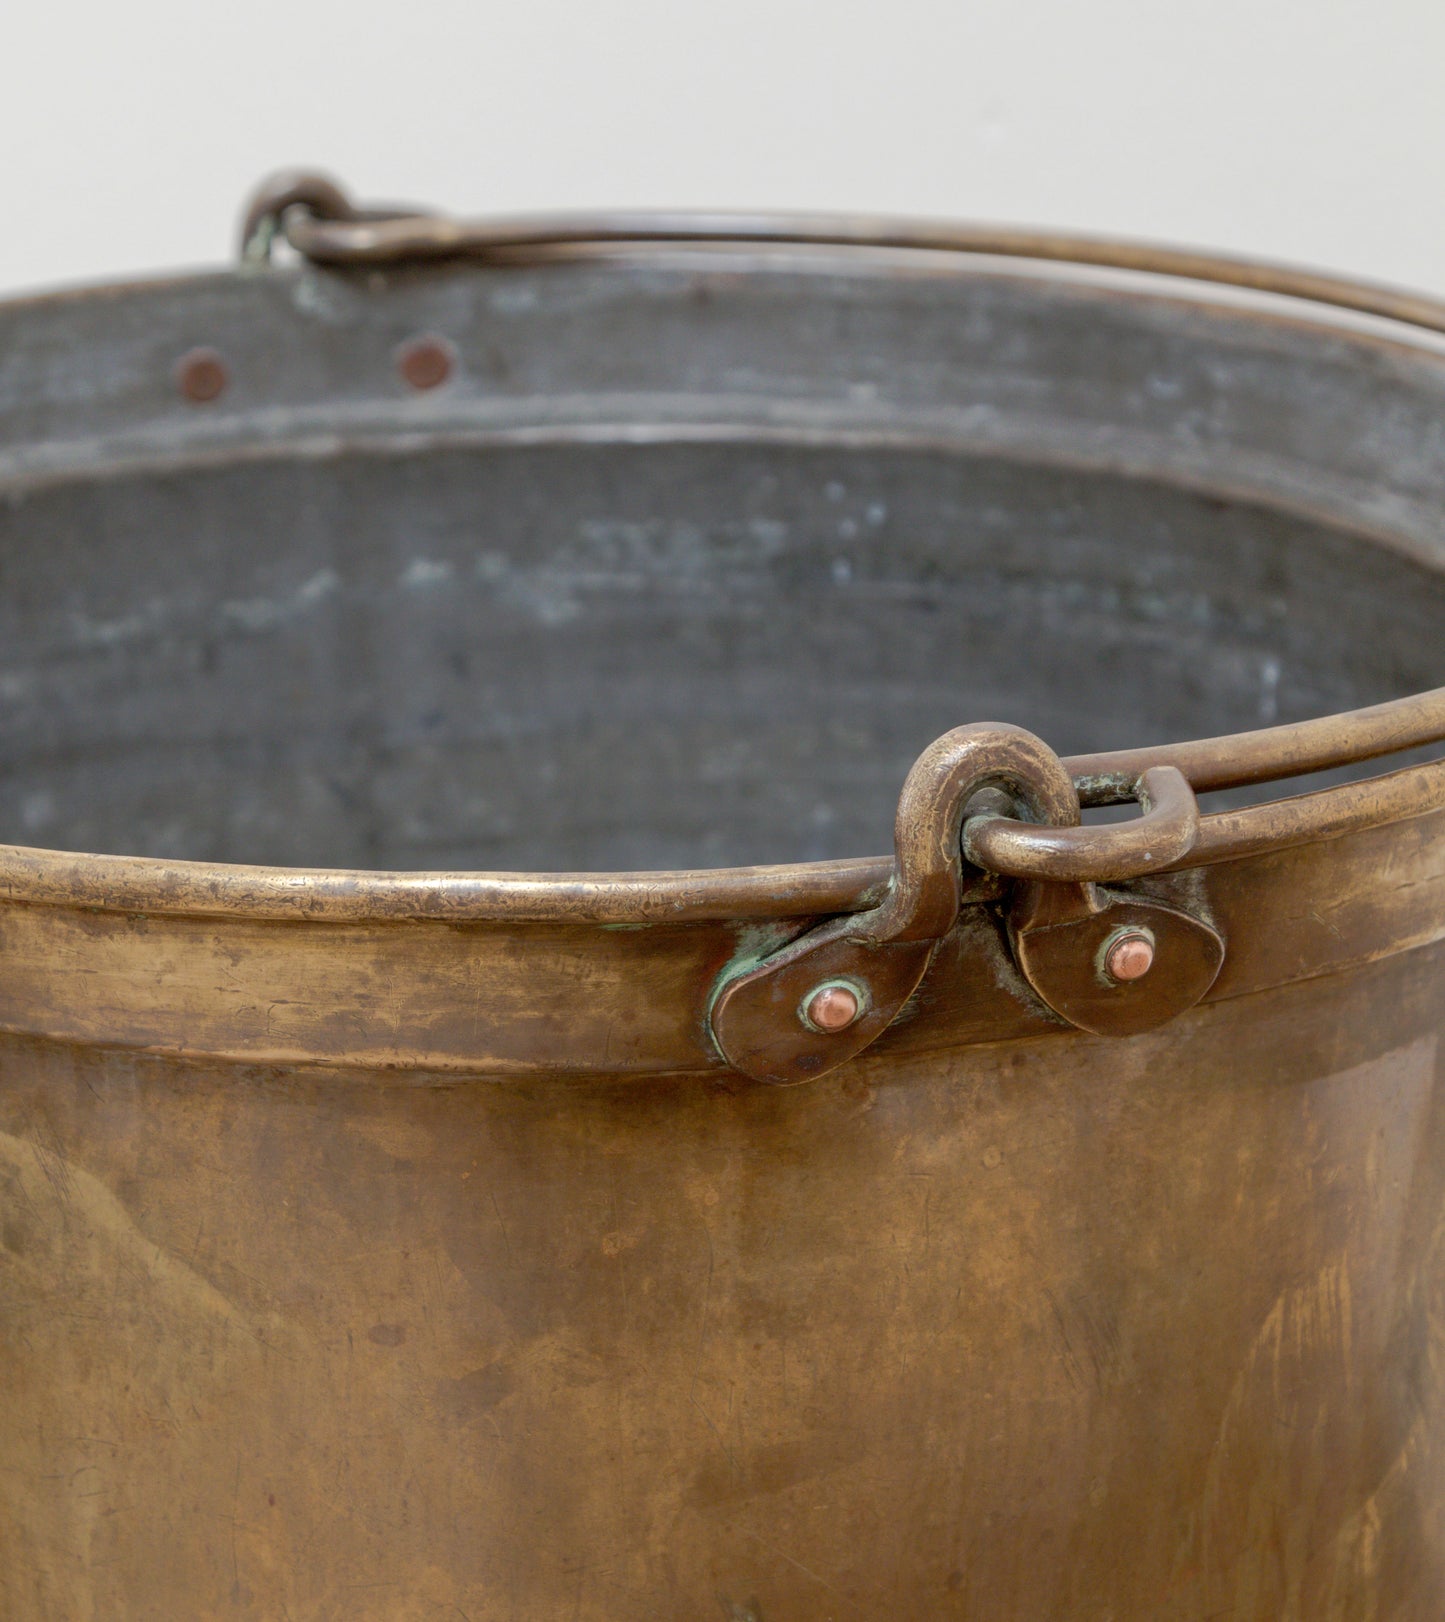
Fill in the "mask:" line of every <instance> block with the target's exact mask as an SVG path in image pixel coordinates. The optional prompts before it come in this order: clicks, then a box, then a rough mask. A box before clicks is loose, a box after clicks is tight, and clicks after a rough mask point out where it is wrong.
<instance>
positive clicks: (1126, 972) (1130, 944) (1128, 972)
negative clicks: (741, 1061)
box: [1104, 929, 1154, 982]
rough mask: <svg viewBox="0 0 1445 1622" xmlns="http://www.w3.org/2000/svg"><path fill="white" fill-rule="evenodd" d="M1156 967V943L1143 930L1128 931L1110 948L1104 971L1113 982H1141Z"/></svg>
mask: <svg viewBox="0 0 1445 1622" xmlns="http://www.w3.org/2000/svg"><path fill="white" fill-rule="evenodd" d="M1153 967H1154V942H1153V941H1152V940H1151V939H1150V938H1149V936H1148V935H1146V934H1145V933H1144V931H1143V930H1142V929H1126V930H1124V931H1123V932H1122V933H1121V934H1120V935H1119V936H1118V938H1117V939H1116V940H1115V941H1114V942H1113V943H1112V945H1111V946H1110V947H1109V950H1108V953H1107V955H1106V956H1105V958H1104V970H1105V972H1106V973H1107V974H1108V976H1109V978H1110V979H1111V980H1118V981H1123V982H1127V981H1129V980H1141V979H1143V977H1144V976H1145V975H1146V974H1148V972H1149V971H1150V969H1152V968H1153Z"/></svg>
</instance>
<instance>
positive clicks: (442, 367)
mask: <svg viewBox="0 0 1445 1622" xmlns="http://www.w3.org/2000/svg"><path fill="white" fill-rule="evenodd" d="M456 360H457V357H456V351H455V350H454V349H453V348H452V346H451V345H450V344H449V343H448V342H447V341H446V339H445V338H435V337H430V336H428V337H423V338H412V339H410V340H409V341H408V342H406V343H404V344H403V345H402V346H401V348H400V349H398V350H397V352H396V369H397V371H399V372H400V373H401V375H402V377H403V378H405V380H406V381H407V382H408V383H409V384H411V386H412V388H414V389H435V388H440V387H441V385H442V384H443V383H445V382H446V380H447V379H448V378H449V377H450V376H451V375H452V372H453V370H454V368H455V367H456Z"/></svg>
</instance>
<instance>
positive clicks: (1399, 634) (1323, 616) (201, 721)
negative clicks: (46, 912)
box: [0, 438, 1445, 870]
mask: <svg viewBox="0 0 1445 1622" xmlns="http://www.w3.org/2000/svg"><path fill="white" fill-rule="evenodd" d="M1441 684H1445V574H1442V572H1441V571H1439V570H1435V569H1431V568H1430V567H1428V566H1427V565H1426V564H1424V563H1422V562H1419V561H1415V560H1412V559H1410V558H1408V557H1407V556H1405V555H1403V554H1401V553H1397V552H1395V551H1394V550H1392V549H1389V548H1387V547H1385V546H1383V545H1380V544H1376V543H1374V542H1372V541H1369V540H1362V539H1361V538H1359V537H1358V536H1356V535H1352V534H1350V533H1347V532H1346V531H1344V530H1341V529H1338V528H1334V527H1331V526H1330V525H1328V524H1325V523H1322V522H1318V521H1314V520H1311V519H1308V518H1305V517H1300V516H1297V515H1294V514H1290V513H1284V512H1281V511H1278V510H1271V509H1269V508H1266V507H1263V506H1257V505H1249V504H1244V503H1240V502H1236V501H1230V500H1224V499H1220V498H1217V497H1215V496H1212V495H1209V494H1207V493H1200V492H1199V491H1197V490H1191V489H1187V488H1183V487H1181V486H1179V485H1176V484H1170V483H1164V482H1156V481H1153V480H1150V479H1146V478H1140V477H1138V476H1124V475H1120V474H1111V473H1109V472H1101V471H1074V470H1070V469H1068V468H1061V467H1058V466H1048V465H1041V464H1038V463H1031V462H1026V461H1015V460H1009V459H1007V458H997V459H995V458H991V457H989V456H987V455H973V454H969V455H964V454H959V453H958V452H956V451H947V450H929V449H926V448H904V447H898V446H883V447H874V448H860V447H859V446H857V445H826V444H821V445H820V444H814V445H808V444H788V443H773V442H767V441H759V440H751V441H749V440H748V439H746V438H741V439H734V440H721V441H719V442H697V443H691V442H674V443H665V442H664V443H631V442H628V441H627V440H626V439H619V440H617V441H616V442H610V443H558V444H545V443H542V444H530V445H528V444H505V443H503V444H495V443H494V444H490V445H485V444H471V445H467V444H458V445H452V446H449V447H448V446H442V445H431V446H426V445H420V446H415V447H411V448H408V447H406V446H400V447H398V448H397V449H396V450H394V451H388V452H382V453H379V452H377V451H376V450H375V449H374V448H372V449H369V450H364V451H363V450H353V451H351V452H347V451H346V450H345V449H344V448H338V449H336V450H334V451H333V452H332V453H330V454H327V455H319V456H318V455H310V456H308V457H305V458H302V457H288V456H286V455H284V454H281V453H275V454H270V455H265V456H257V457H254V458H250V459H244V458H236V459H232V460H229V461H227V460H225V459H219V460H214V461H212V462H210V463H198V464H196V465H190V466H179V467H175V468H172V469H170V470H169V471H163V472H158V471H155V470H151V471H144V470H130V471H127V470H126V469H125V468H124V467H121V468H116V469H110V470H109V471H105V472H101V473H93V474H90V475H72V476H68V477H65V478H59V479H55V480H53V481H50V482H48V483H46V482H39V483H36V484H34V485H32V486H29V487H26V488H25V489H24V490H20V489H17V490H15V491H13V492H11V493H10V494H9V495H8V496H6V497H5V499H4V500H3V502H0V729H3V741H0V759H3V767H0V840H4V841H6V842H10V843H17V844H26V845H41V846H51V847H60V848H69V849H79V850H93V851H116V852H127V853H132V854H145V855H159V856H169V857H188V858H196V859H203V860H219V861H235V862H262V863H300V864H308V865H324V866H358V867H382V868H453V869H457V868H473V869H517V870H522V869H535V870H577V869H595V870H606V869H633V868H655V867H685V866H716V865H724V864H733V863H749V862H771V861H793V860H808V859H818V858H827V857H840V856H856V855H864V854H871V853H875V852H878V851H881V850H886V849H887V848H888V846H889V841H890V833H891V821H892V813H893V807H894V804H895V802H896V799H897V794H898V789H899V786H900V784H901V783H902V780H903V778H904V775H905V774H906V772H907V769H908V766H909V764H910V763H911V761H912V760H913V759H914V757H915V756H916V754H917V753H918V751H919V750H920V749H921V748H922V747H923V746H924V745H925V744H927V743H928V742H929V741H930V740H931V739H932V738H934V737H935V736H936V735H938V734H939V733H941V732H943V731H945V730H947V729H948V728H950V727H952V726H956V725H959V724H961V723H963V722H968V721H982V720H999V721H1012V722H1016V723H1018V724H1021V725H1023V726H1026V727H1029V728H1030V729H1032V730H1034V731H1036V732H1038V733H1039V734H1040V735H1041V736H1042V737H1043V738H1045V739H1046V740H1047V741H1048V742H1049V743H1050V744H1051V745H1053V746H1054V747H1055V748H1056V749H1058V750H1059V751H1060V752H1061V753H1070V752H1076V751H1087V750H1096V749H1102V748H1112V747H1125V746H1130V745H1136V744H1147V743H1151V742H1160V741H1165V740H1172V739H1182V738H1189V737H1194V736H1205V735H1211V734H1217V733H1221V732H1229V731H1234V730H1239V729H1247V728H1253V727H1259V726H1268V725H1271V724H1274V723H1278V722H1286V721H1293V720H1299V719H1303V718H1306V717H1309V716H1315V715H1322V714H1328V713H1331V712H1333V711H1337V710H1341V709H1346V708H1351V707H1354V706H1357V705H1361V704H1368V703H1374V702H1378V701H1381V700H1385V699H1389V698H1393V697H1398V696H1401V695H1404V694H1407V693H1411V692H1415V691H1418V690H1421V689H1423V688H1428V687H1432V686H1437V685H1441Z"/></svg>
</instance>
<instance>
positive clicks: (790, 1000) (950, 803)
mask: <svg viewBox="0 0 1445 1622" xmlns="http://www.w3.org/2000/svg"><path fill="white" fill-rule="evenodd" d="M985 788H1001V789H1003V790H1005V791H1006V792H1007V793H1008V794H1009V795H1010V797H1011V798H1013V799H1014V800H1016V801H1018V802H1020V803H1021V804H1022V806H1023V807H1024V809H1025V810H1026V811H1027V812H1028V813H1029V814H1030V815H1032V816H1037V817H1040V818H1044V819H1047V820H1048V821H1050V822H1053V823H1057V824H1062V825H1066V826H1067V825H1072V824H1077V822H1078V820H1079V802H1078V797H1077V795H1076V794H1075V793H1074V785H1073V780H1072V779H1071V778H1070V776H1069V774H1068V771H1067V770H1066V769H1065V767H1064V765H1063V763H1062V762H1061V761H1060V760H1059V758H1058V756H1057V755H1055V754H1054V752H1053V750H1051V749H1050V748H1049V747H1048V745H1047V744H1045V743H1043V742H1042V741H1041V740H1040V739H1038V738H1036V737H1034V736H1033V734H1032V733H1029V732H1025V731H1024V730H1023V729H1022V728H1021V727H1014V726H1002V725H1000V726H969V727H959V728H957V729H956V730H955V731H953V732H949V733H946V734H945V735H944V736H943V737H941V738H939V739H938V740H937V741H936V742H935V743H933V744H930V745H929V747H928V748H927V749H925V750H924V752H923V753H922V755H920V756H919V758H918V760H917V761H916V762H915V764H914V766H913V768H912V770H911V771H910V772H909V774H908V778H907V781H906V782H905V783H904V785H903V792H902V794H901V795H900V796H899V801H898V815H897V819H896V821H895V825H894V846H895V855H894V868H893V876H892V878H891V880H890V881H889V887H888V893H887V895H886V896H885V897H884V899H883V901H882V902H881V903H880V904H879V905H878V906H877V907H875V908H873V909H872V910H871V911H869V912H862V913H854V914H851V915H848V916H845V917H842V918H834V919H832V920H830V921H829V922H828V923H825V924H821V925H819V926H818V928H816V929H813V930H810V931H809V932H808V933H807V934H806V935H803V936H801V937H800V938H799V939H797V940H795V941H792V942H790V943H789V944H788V945H787V946H784V947H782V948H781V949H780V950H779V951H777V952H774V953H773V954H771V955H770V956H768V957H765V958H764V959H763V960H762V961H761V962H743V963H738V964H733V965H730V967H729V968H728V969H727V970H726V971H725V972H724V974H723V976H722V979H721V981H720V982H719V984H718V988H717V990H716V992H715V993H714V996H713V1003H712V1009H711V1024H712V1033H713V1037H714V1040H715V1041H716V1042H717V1045H718V1048H719V1050H720V1051H721V1052H722V1054H723V1057H724V1058H726V1059H727V1060H728V1062H729V1063H730V1064H731V1065H733V1067H734V1068H735V1069H738V1070H741V1071H742V1072H744V1074H746V1075H749V1076H753V1077H755V1078H756V1079H757V1080H759V1081H768V1082H773V1083H775V1084H777V1085H780V1086H789V1085H793V1084H795V1083H797V1082H801V1081H811V1080H812V1079H813V1078H814V1077H816V1076H820V1075H823V1074H824V1073H825V1072H826V1071H829V1070H832V1069H834V1068H835V1067H836V1066H837V1065H840V1064H842V1063H843V1061H844V1060H845V1059H850V1058H852V1056H853V1055H854V1054H855V1053H858V1052H860V1051H861V1050H862V1049H863V1048H865V1047H867V1046H868V1045H869V1043H871V1042H872V1041H874V1039H875V1038H877V1037H878V1036H880V1035H881V1034H882V1033H883V1032H884V1031H885V1030H887V1028H888V1026H889V1025H891V1024H892V1022H893V1020H894V1018H895V1016H896V1015H897V1013H898V1011H899V1009H901V1008H902V1007H903V1005H904V1003H905V1002H907V1000H908V998H909V997H910V996H912V994H913V992H914V990H915V989H916V988H917V985H918V982H919V981H920V980H921V979H922V978H923V974H924V971H925V970H926V969H927V967H928V964H929V960H930V959H931V958H932V956H933V951H934V948H935V947H936V946H937V944H938V942H939V940H940V939H941V938H942V937H943V936H944V935H946V934H947V933H948V931H949V930H950V929H951V928H952V927H953V925H954V922H955V920H956V919H957V917H958V909H959V886H960V881H961V876H962V856H961V854H960V836H961V832H962V826H963V816H964V811H965V809H966V807H967V805H968V802H969V801H970V800H971V799H972V798H973V797H974V795H975V794H977V793H978V792H979V791H980V790H982V789H985Z"/></svg>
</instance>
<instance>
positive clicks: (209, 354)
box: [176, 349, 229, 405]
mask: <svg viewBox="0 0 1445 1622" xmlns="http://www.w3.org/2000/svg"><path fill="white" fill-rule="evenodd" d="M228 381H229V376H228V374H227V371H226V362H225V360H224V359H223V357H222V356H221V355H220V354H219V353H218V352H217V351H216V350H214V349H188V350H187V351H186V353H185V354H184V355H182V356H181V358H180V359H179V360H178V361H177V362H176V387H177V388H178V389H179V390H180V391H181V394H182V396H183V397H184V398H185V399H187V400H189V401H190V402H191V404H192V405H206V404H208V403H209V402H210V401H212V400H214V399H217V398H218V397H219V396H220V395H221V394H222V393H223V392H224V390H225V387H226V384H227V382H228Z"/></svg>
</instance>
